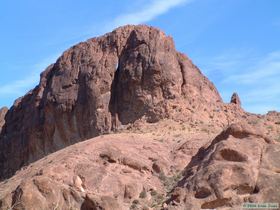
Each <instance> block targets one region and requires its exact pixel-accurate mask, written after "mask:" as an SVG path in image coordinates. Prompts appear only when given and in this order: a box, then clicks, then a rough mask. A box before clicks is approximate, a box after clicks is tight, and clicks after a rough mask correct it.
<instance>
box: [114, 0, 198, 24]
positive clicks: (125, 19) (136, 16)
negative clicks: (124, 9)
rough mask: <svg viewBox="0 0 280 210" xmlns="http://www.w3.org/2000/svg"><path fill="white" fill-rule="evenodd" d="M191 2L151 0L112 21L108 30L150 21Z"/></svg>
mask: <svg viewBox="0 0 280 210" xmlns="http://www.w3.org/2000/svg"><path fill="white" fill-rule="evenodd" d="M191 1H193V0H153V1H151V3H150V4H149V5H146V6H144V7H143V8H142V9H140V10H138V11H135V12H131V13H128V14H122V15H120V16H118V17H116V18H115V19H114V20H113V24H112V25H111V26H110V28H116V27H118V26H122V25H125V24H140V23H145V22H148V21H151V20H153V19H155V18H156V17H158V16H160V15H162V14H164V13H166V12H168V11H169V10H170V9H172V8H174V7H177V6H179V5H182V4H185V3H190V2H191Z"/></svg>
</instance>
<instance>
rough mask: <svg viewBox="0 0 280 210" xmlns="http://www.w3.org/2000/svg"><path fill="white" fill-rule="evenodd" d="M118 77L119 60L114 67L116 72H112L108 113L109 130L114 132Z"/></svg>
mask: <svg viewBox="0 0 280 210" xmlns="http://www.w3.org/2000/svg"><path fill="white" fill-rule="evenodd" d="M119 75H120V59H119V60H118V62H117V65H116V71H115V72H114V77H113V82H112V85H111V96H110V101H109V112H110V113H111V130H112V131H116V129H117V127H118V122H119V119H118V95H119V94H118V83H119Z"/></svg>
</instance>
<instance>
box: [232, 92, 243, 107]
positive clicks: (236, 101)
mask: <svg viewBox="0 0 280 210" xmlns="http://www.w3.org/2000/svg"><path fill="white" fill-rule="evenodd" d="M230 103H232V104H236V105H238V106H241V100H240V98H239V96H238V94H237V93H233V94H232V96H231V99H230Z"/></svg>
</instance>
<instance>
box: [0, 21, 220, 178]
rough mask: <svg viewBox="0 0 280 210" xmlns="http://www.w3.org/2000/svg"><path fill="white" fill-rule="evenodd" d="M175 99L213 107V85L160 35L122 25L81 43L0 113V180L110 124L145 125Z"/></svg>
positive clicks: (109, 127)
mask: <svg viewBox="0 0 280 210" xmlns="http://www.w3.org/2000/svg"><path fill="white" fill-rule="evenodd" d="M179 99H181V100H182V99H184V100H186V101H192V100H197V101H200V103H204V104H207V103H216V102H217V101H221V98H220V96H219V94H218V92H217V90H216V89H215V87H214V86H213V84H212V83H211V82H209V81H208V79H207V78H205V77H204V76H203V75H202V74H201V72H200V71H199V70H198V69H197V67H196V66H194V65H193V64H192V62H191V61H190V60H189V59H188V58H187V57H186V56H185V55H183V54H181V53H178V52H177V51H176V50H175V47H174V43H173V41H172V38H170V37H168V36H166V35H165V34H164V33H163V32H161V31H159V30H157V29H155V28H152V27H148V26H125V27H121V28H118V29H116V30H115V31H113V32H112V33H108V34H106V35H104V36H102V37H99V38H93V39H90V40H88V41H86V42H82V43H80V44H78V45H76V46H74V47H72V48H70V49H69V50H67V51H66V52H64V53H63V55H62V56H61V57H60V58H59V59H58V60H57V62H56V63H55V64H53V65H50V66H49V67H48V68H47V69H46V70H45V71H44V72H43V73H42V74H41V79H40V83H39V85H38V86H37V87H35V88H34V89H33V90H32V91H30V92H29V93H27V94H26V95H25V96H24V97H22V98H19V99H18V100H16V101H15V103H14V105H13V106H12V107H11V109H10V110H9V111H8V112H7V114H6V117H5V124H4V125H3V128H2V130H1V134H0V168H1V171H0V179H3V178H7V177H9V176H11V175H12V174H13V173H14V172H15V171H16V170H17V169H19V168H20V167H22V166H23V165H25V164H28V163H30V162H33V161H34V160H36V159H39V158H41V157H43V156H45V155H46V154H49V153H51V152H54V151H56V150H58V149H61V148H63V147H66V146H68V145H70V144H73V143H75V142H78V141H81V140H84V139H88V138H91V137H94V136H97V135H99V134H102V133H107V132H109V131H111V130H112V129H117V127H118V125H121V124H123V125H125V124H128V123H133V122H134V121H136V120H137V119H139V118H141V117H143V116H144V117H145V119H146V120H147V121H149V122H155V121H157V120H159V119H162V118H164V117H167V116H166V112H165V111H164V110H165V106H166V104H168V102H169V101H173V102H174V101H175V102H176V100H179ZM0 119H1V118H0ZM1 122H3V121H2V120H1Z"/></svg>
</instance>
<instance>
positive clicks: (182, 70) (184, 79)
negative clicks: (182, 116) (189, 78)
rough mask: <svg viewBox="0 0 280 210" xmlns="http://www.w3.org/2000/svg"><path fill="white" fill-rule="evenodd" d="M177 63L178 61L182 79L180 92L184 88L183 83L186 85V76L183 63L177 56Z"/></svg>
mask: <svg viewBox="0 0 280 210" xmlns="http://www.w3.org/2000/svg"><path fill="white" fill-rule="evenodd" d="M178 63H179V66H180V70H181V75H182V79H183V82H182V84H181V94H182V92H183V89H184V87H185V85H186V83H187V82H186V76H185V72H186V71H185V67H184V64H183V63H182V62H181V61H180V60H179V58H178Z"/></svg>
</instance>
